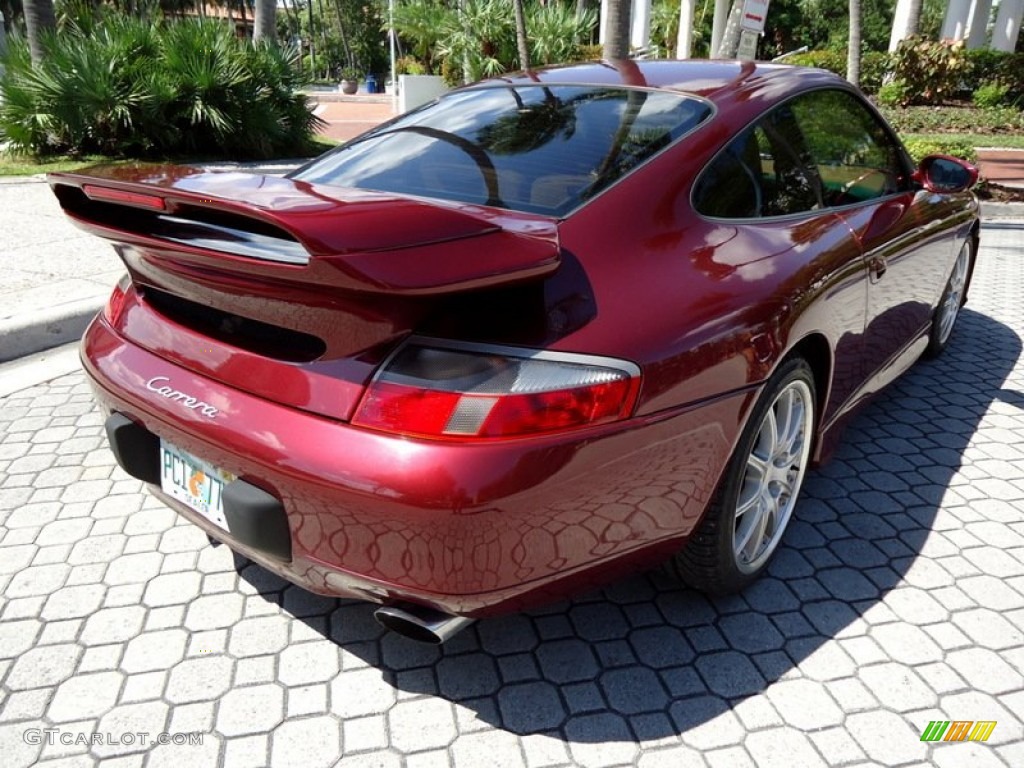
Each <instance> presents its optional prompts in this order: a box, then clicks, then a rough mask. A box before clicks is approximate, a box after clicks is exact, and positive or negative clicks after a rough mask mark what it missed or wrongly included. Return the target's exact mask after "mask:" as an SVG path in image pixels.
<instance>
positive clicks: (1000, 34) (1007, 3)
mask: <svg viewBox="0 0 1024 768" xmlns="http://www.w3.org/2000/svg"><path fill="white" fill-rule="evenodd" d="M1022 16H1024V0H999V14H998V15H997V16H996V25H995V27H994V28H993V29H992V48H993V49H994V50H996V51H1006V52H1007V53H1012V52H1013V50H1014V48H1016V47H1017V36H1018V35H1019V34H1020V23H1021V17H1022ZM0 34H2V33H0ZM0 47H2V46H0Z"/></svg>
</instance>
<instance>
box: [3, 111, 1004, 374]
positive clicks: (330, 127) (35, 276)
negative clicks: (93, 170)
mask: <svg viewBox="0 0 1024 768" xmlns="http://www.w3.org/2000/svg"><path fill="white" fill-rule="evenodd" d="M313 97H314V100H315V101H316V102H317V107H316V111H317V114H318V115H319V116H320V117H321V118H323V119H324V120H325V121H326V122H327V125H326V127H325V128H324V130H323V131H322V133H323V135H325V136H329V137H331V138H334V139H337V140H339V141H347V140H349V139H351V138H353V137H355V136H357V135H359V134H360V133H362V132H363V131H366V130H369V129H370V128H372V127H374V126H375V125H378V124H380V123H381V122H383V121H385V120H388V119H390V118H391V117H392V114H393V113H392V104H391V98H390V97H388V96H378V95H367V94H361V95H356V96H343V95H341V94H337V93H332V92H320V93H316V94H313ZM978 155H979V162H978V165H979V166H980V168H981V172H982V176H983V177H985V178H987V179H990V180H992V181H996V182H997V183H999V184H1002V185H1004V186H1016V187H1021V188H1024V150H989V149H985V150H979V152H978ZM301 162H302V160H301V159H296V160H282V161H277V162H268V163H262V164H259V165H255V166H254V165H253V164H251V163H238V164H235V163H220V164H215V165H210V166H207V167H209V168H211V169H214V170H223V169H228V168H239V169H242V170H250V171H252V172H255V173H266V174H284V173H287V172H288V171H289V170H291V169H292V168H295V167H297V166H298V165H299V164H300V163H301ZM0 211H4V213H5V215H4V216H3V217H2V218H0V244H2V245H3V248H2V249H0V253H2V254H4V256H3V257H2V258H4V259H5V261H4V262H3V263H0V268H2V269H3V274H4V276H5V277H4V283H3V286H2V287H0V363H2V362H4V361H7V360H14V359H18V358H21V357H24V356H26V355H30V354H33V353H35V352H39V351H42V350H45V349H49V348H51V347H56V346H58V345H60V344H65V343H67V342H69V341H72V340H74V339H76V338H78V337H80V336H81V334H82V331H83V330H84V329H85V326H86V325H87V324H88V322H89V320H90V319H91V318H92V316H93V315H95V314H96V312H97V311H99V309H100V307H101V306H102V305H103V303H104V302H105V301H106V299H107V296H108V294H109V293H110V289H111V287H112V286H113V284H114V283H115V282H116V281H117V279H118V277H120V275H121V274H122V272H123V268H122V266H121V261H120V259H118V257H117V256H116V254H115V253H114V251H113V249H112V248H111V247H110V245H109V244H108V243H106V242H104V241H101V240H100V239H99V238H96V237H92V236H90V235H87V234H85V233H84V232H81V231H80V230H78V229H76V228H75V227H73V226H72V225H71V224H70V222H69V221H68V220H67V218H66V217H65V216H64V215H63V214H62V213H61V211H60V208H59V207H58V205H57V201H56V199H55V198H54V197H53V194H52V193H51V192H50V189H49V186H48V185H47V184H46V180H45V178H44V177H43V176H33V177H8V178H2V177H0ZM982 216H983V218H985V219H991V218H1019V219H1024V203H1009V204H1001V203H983V204H982Z"/></svg>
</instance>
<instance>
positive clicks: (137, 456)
mask: <svg viewBox="0 0 1024 768" xmlns="http://www.w3.org/2000/svg"><path fill="white" fill-rule="evenodd" d="M104 426H105V427H106V430H107V438H108V439H109V440H110V449H111V450H112V451H113V453H114V458H115V459H117V463H118V464H119V465H120V467H121V469H123V470H124V471H125V472H127V473H128V474H129V475H131V476H132V477H134V478H137V479H139V480H142V481H143V482H145V483H151V484H153V485H160V438H159V437H157V436H156V435H154V434H153V433H152V432H150V431H149V430H148V429H146V428H145V427H143V426H142V425H141V424H136V423H135V422H134V421H132V420H131V419H129V418H128V417H127V416H125V415H123V414H120V413H112V414H111V415H110V416H108V417H107V421H106V423H105V425H104ZM224 517H225V518H226V519H227V522H228V530H229V531H230V532H231V535H232V536H233V537H234V538H235V539H237V540H238V541H239V543H241V544H244V545H245V546H247V547H251V548H252V549H255V550H258V551H259V552H261V553H263V554H265V555H267V556H269V557H272V558H274V559H275V560H282V561H285V562H287V561H289V560H291V559H292V537H291V531H290V530H289V528H288V515H287V514H286V513H285V511H284V504H282V503H281V500H280V499H278V498H277V497H276V496H274V495H273V494H270V493H268V492H267V491H265V490H263V489H262V488H259V487H257V486H255V485H253V484H252V483H249V482H246V481H245V480H233V481H232V482H230V483H228V484H227V485H226V486H225V487H224Z"/></svg>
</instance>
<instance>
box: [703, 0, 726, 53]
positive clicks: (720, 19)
mask: <svg viewBox="0 0 1024 768" xmlns="http://www.w3.org/2000/svg"><path fill="white" fill-rule="evenodd" d="M731 5H732V3H730V2H729V0H715V16H714V19H713V20H712V22H711V52H710V54H709V56H708V58H709V59H713V58H715V53H716V52H717V51H718V47H719V46H720V45H721V44H722V38H723V37H725V25H726V24H727V23H728V21H729V8H730V7H731Z"/></svg>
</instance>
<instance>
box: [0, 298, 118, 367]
mask: <svg viewBox="0 0 1024 768" xmlns="http://www.w3.org/2000/svg"><path fill="white" fill-rule="evenodd" d="M106 300H107V296H106V293H104V294H103V295H101V296H90V297H89V298H87V299H79V300H77V301H71V302H68V303H67V304H61V305H59V306H56V307H50V308H47V309H44V310H39V311H38V312H35V313H33V314H31V315H24V314H23V315H16V316H14V317H10V318H4V319H3V320H0V362H6V361H8V360H17V359H19V358H22V357H25V356H27V355H32V354H35V353H36V352H42V351H44V350H47V349H51V348H53V347H59V346H61V345H62V344H67V343H69V342H72V341H76V340H77V339H80V338H81V337H82V334H83V333H84V332H85V328H86V326H87V325H89V321H90V320H92V318H93V317H94V316H95V315H96V313H97V312H99V311H100V309H102V307H103V305H104V303H105V302H106Z"/></svg>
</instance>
